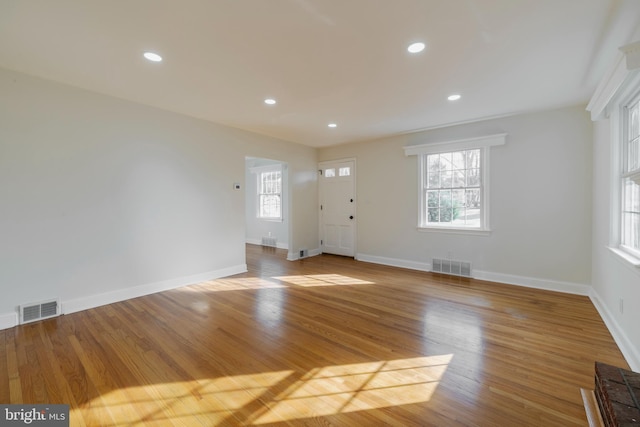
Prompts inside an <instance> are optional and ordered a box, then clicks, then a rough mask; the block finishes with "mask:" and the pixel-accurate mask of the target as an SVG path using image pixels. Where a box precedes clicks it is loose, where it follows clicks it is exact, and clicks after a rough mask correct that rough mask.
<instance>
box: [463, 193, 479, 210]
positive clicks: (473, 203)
mask: <svg viewBox="0 0 640 427" xmlns="http://www.w3.org/2000/svg"><path fill="white" fill-rule="evenodd" d="M465 196H466V199H467V200H466V202H467V207H468V208H480V189H468V190H466V192H465Z"/></svg>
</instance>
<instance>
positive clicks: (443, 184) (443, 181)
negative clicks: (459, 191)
mask: <svg viewBox="0 0 640 427" xmlns="http://www.w3.org/2000/svg"><path fill="white" fill-rule="evenodd" d="M452 183H453V172H452V171H450V170H447V171H442V172H441V173H440V188H451V184H452Z"/></svg>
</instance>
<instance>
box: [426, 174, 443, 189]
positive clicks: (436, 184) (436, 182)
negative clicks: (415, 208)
mask: <svg viewBox="0 0 640 427" xmlns="http://www.w3.org/2000/svg"><path fill="white" fill-rule="evenodd" d="M427 187H428V188H440V172H438V171H437V170H436V171H431V170H430V171H429V176H428V182H427Z"/></svg>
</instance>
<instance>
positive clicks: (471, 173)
mask: <svg viewBox="0 0 640 427" xmlns="http://www.w3.org/2000/svg"><path fill="white" fill-rule="evenodd" d="M479 186H480V169H469V170H468V171H467V187H479Z"/></svg>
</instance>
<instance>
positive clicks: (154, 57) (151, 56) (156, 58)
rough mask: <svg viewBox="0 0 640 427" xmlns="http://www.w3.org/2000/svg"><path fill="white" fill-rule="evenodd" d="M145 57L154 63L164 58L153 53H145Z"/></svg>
mask: <svg viewBox="0 0 640 427" xmlns="http://www.w3.org/2000/svg"><path fill="white" fill-rule="evenodd" d="M144 57H145V58H147V59H148V60H149V61H153V62H160V61H162V56H160V55H158V54H157V53H153V52H145V53H144Z"/></svg>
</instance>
